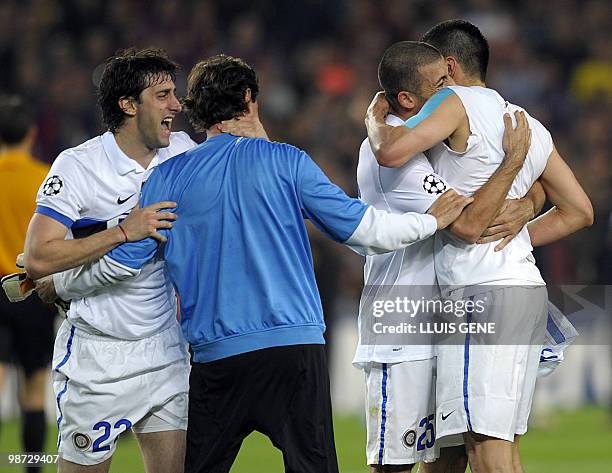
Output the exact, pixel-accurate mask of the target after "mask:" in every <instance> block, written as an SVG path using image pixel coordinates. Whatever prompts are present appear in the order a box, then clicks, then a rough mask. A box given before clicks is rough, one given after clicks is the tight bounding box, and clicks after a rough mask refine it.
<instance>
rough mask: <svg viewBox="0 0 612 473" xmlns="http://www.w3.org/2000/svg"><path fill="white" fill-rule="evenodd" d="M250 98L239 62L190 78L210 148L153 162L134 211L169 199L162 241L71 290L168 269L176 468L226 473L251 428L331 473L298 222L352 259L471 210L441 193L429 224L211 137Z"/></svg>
mask: <svg viewBox="0 0 612 473" xmlns="http://www.w3.org/2000/svg"><path fill="white" fill-rule="evenodd" d="M257 95H258V82H257V77H256V74H255V71H254V70H253V69H252V68H251V67H250V66H249V65H248V64H246V63H245V62H244V61H242V60H240V59H236V58H232V57H228V56H225V55H219V56H215V57H212V58H209V59H208V60H205V61H202V62H200V63H198V64H197V65H196V66H195V67H194V68H193V70H192V71H191V73H190V75H189V80H188V94H187V97H186V99H185V102H184V103H185V106H186V108H187V114H188V116H189V118H190V121H191V123H192V124H193V125H194V126H195V127H196V128H198V129H202V130H206V132H207V136H208V139H207V140H206V142H204V143H202V144H201V145H200V146H198V147H197V148H195V149H193V150H190V151H188V152H186V153H185V154H183V155H180V156H178V157H176V158H175V159H172V160H169V161H167V162H165V163H162V164H160V165H159V166H158V167H157V168H156V170H155V171H154V172H153V173H152V174H151V176H150V178H149V179H148V181H147V183H146V185H145V186H144V187H143V193H142V203H143V204H144V205H146V204H147V203H148V202H149V201H152V200H155V199H156V198H157V197H158V196H161V195H163V196H164V198H172V199H175V200H176V202H177V207H176V211H177V212H179V213H180V218H179V219H178V220H177V221H176V224H175V225H174V227H173V229H172V231H171V232H166V231H164V233H165V234H166V235H167V238H168V241H167V243H166V244H165V245H164V246H163V247H159V246H158V243H157V242H156V241H154V240H152V239H147V240H143V241H142V242H140V243H130V244H126V245H122V246H121V247H119V248H116V249H115V250H113V251H112V252H110V253H109V254H108V255H107V256H105V257H104V258H103V259H102V260H101V261H100V262H98V263H95V264H93V265H91V267H89V268H88V269H87V270H86V271H84V272H83V273H82V274H81V275H79V276H78V279H83V280H87V281H93V280H95V281H98V284H99V285H100V286H103V285H105V284H112V283H113V282H115V281H119V280H126V281H127V280H129V278H131V277H134V276H135V275H138V274H140V273H141V272H142V268H143V267H146V266H145V265H146V264H148V263H147V262H148V261H150V260H151V259H152V258H154V257H155V256H156V255H157V256H163V257H164V258H165V260H166V263H167V268H168V273H169V276H170V279H171V280H172V283H173V284H174V285H175V287H176V288H177V289H178V292H179V294H180V296H181V324H182V327H183V332H184V333H185V336H186V338H187V339H188V341H189V342H190V344H191V346H192V349H193V361H194V363H193V367H192V371H191V377H190V393H189V394H190V397H189V427H188V434H187V454H186V463H185V464H186V471H188V472H208V471H215V472H220V473H221V472H228V471H229V470H230V468H231V465H232V463H233V461H234V459H235V457H236V455H237V453H238V450H239V449H240V445H241V443H242V441H243V439H244V438H245V437H246V436H247V435H248V434H249V433H251V432H252V431H253V430H258V431H260V432H263V433H264V434H266V435H267V436H268V437H270V439H271V440H272V442H273V444H274V445H275V446H277V447H278V448H280V449H281V450H282V452H283V458H284V462H285V466H286V469H287V471H292V472H296V473H307V472H312V473H324V472H337V471H338V466H337V461H336V453H335V446H334V439H333V425H332V417H331V402H330V396H329V379H328V373H327V362H326V358H325V351H324V346H323V345H324V339H323V332H324V327H325V325H324V321H323V314H322V311H321V304H320V300H319V296H318V290H317V287H316V283H315V279H314V271H313V266H312V256H311V254H310V247H309V243H308V237H307V233H306V227H305V225H304V218H305V217H306V218H309V219H310V220H311V221H312V222H313V223H314V224H315V225H316V226H317V227H318V228H319V229H320V230H322V231H323V232H325V233H326V234H327V235H328V236H329V237H330V238H332V239H334V240H335V241H337V242H341V243H344V244H346V245H348V246H349V247H351V248H353V249H355V250H356V251H359V252H361V253H362V254H373V253H382V252H387V251H393V250H396V249H399V248H402V247H405V246H407V245H409V244H410V243H413V242H415V241H418V240H422V239H424V238H428V237H429V236H431V235H432V234H433V233H434V232H435V231H436V228H443V227H445V226H447V225H448V224H450V222H451V221H453V220H454V219H455V218H456V217H457V216H458V215H459V214H460V212H461V209H463V208H464V207H465V205H467V203H468V202H471V199H469V200H466V199H465V198H464V197H461V196H459V195H457V194H456V193H454V191H448V192H446V193H445V194H444V195H443V196H441V197H440V198H439V199H438V201H437V202H436V203H435V204H434V205H433V206H432V207H431V208H430V209H429V213H428V214H411V213H407V214H401V215H400V214H389V213H386V212H384V211H379V210H376V209H374V208H373V207H370V206H367V205H365V204H364V203H363V202H361V201H360V200H357V199H351V198H349V197H347V196H346V195H345V194H344V192H342V191H341V190H340V189H339V188H338V187H336V186H335V185H333V184H332V183H331V182H330V181H329V180H328V179H327V177H326V176H325V175H324V174H323V173H322V171H321V170H320V169H319V168H318V167H317V166H316V165H315V164H314V162H313V161H312V160H311V159H310V157H309V156H308V155H307V154H306V153H304V152H303V151H300V150H299V149H297V148H295V147H293V146H290V145H286V144H281V143H271V142H269V141H266V140H264V139H249V138H243V137H236V136H233V135H230V134H227V133H221V132H220V131H219V128H220V127H221V122H223V121H224V120H229V119H232V118H234V117H236V116H239V115H240V114H242V113H244V112H246V111H247V109H248V105H249V103H251V102H252V101H253V100H256V98H257ZM432 216H433V217H434V218H432ZM92 290H93V291H95V289H94V288H92Z"/></svg>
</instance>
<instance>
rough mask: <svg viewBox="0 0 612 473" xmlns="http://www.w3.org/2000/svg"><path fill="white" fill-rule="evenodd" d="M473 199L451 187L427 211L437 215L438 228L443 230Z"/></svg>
mask: <svg viewBox="0 0 612 473" xmlns="http://www.w3.org/2000/svg"><path fill="white" fill-rule="evenodd" d="M473 201H474V198H473V197H465V196H463V195H461V194H458V193H457V192H456V191H455V190H454V189H449V190H447V191H446V192H445V193H444V194H442V195H441V196H440V198H438V199H437V200H436V201H435V202H434V203H433V205H432V206H431V207H430V208H429V210H428V211H427V213H428V214H429V215H433V216H434V217H436V220H437V222H438V230H442V229H444V228H446V227H448V226H449V225H452V222H454V221H456V219H457V217H459V215H460V214H461V212H463V210H464V209H465V207H466V206H467V205H469V204H471V203H472V202H473Z"/></svg>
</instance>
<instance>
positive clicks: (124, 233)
mask: <svg viewBox="0 0 612 473" xmlns="http://www.w3.org/2000/svg"><path fill="white" fill-rule="evenodd" d="M117 226H118V227H119V230H121V233H123V236H124V237H125V241H124V242H123V243H127V242H128V236H127V233H126V232H125V229H124V228H123V227H122V226H121V224H118V225H117Z"/></svg>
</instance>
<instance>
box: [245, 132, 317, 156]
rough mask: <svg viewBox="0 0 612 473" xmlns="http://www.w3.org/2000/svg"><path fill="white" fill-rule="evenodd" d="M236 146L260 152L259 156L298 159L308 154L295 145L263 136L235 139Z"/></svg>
mask: <svg viewBox="0 0 612 473" xmlns="http://www.w3.org/2000/svg"><path fill="white" fill-rule="evenodd" d="M236 146H244V147H248V148H249V149H251V150H256V151H257V152H258V153H262V154H261V156H267V157H268V158H269V157H275V158H281V159H298V158H300V157H303V156H307V155H308V154H307V153H306V152H305V151H304V150H303V149H300V148H298V147H297V146H294V145H291V144H289V143H283V142H280V141H269V140H266V139H264V138H244V137H239V138H238V139H237V140H236Z"/></svg>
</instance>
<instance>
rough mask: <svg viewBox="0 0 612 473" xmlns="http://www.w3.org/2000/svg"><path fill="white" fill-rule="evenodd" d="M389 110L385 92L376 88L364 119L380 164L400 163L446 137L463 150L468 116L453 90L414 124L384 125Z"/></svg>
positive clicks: (393, 165) (394, 164)
mask: <svg viewBox="0 0 612 473" xmlns="http://www.w3.org/2000/svg"><path fill="white" fill-rule="evenodd" d="M443 90H448V89H443ZM446 94H448V93H447V92H445V95H446ZM435 97H436V95H434V96H433V97H432V99H430V100H433V99H435ZM426 106H427V105H426ZM426 106H425V107H426ZM425 107H423V108H425ZM388 111H389V103H388V102H387V99H386V98H385V94H384V92H378V93H377V94H376V96H375V97H374V100H372V103H371V104H370V106H369V107H368V111H367V115H366V119H365V124H366V128H367V129H368V138H369V140H370V145H371V147H372V151H373V152H374V155H375V156H376V160H377V161H378V164H380V165H381V166H384V167H391V168H394V167H400V166H402V165H404V164H406V163H407V162H408V161H409V160H410V159H412V158H413V157H414V156H416V155H417V154H419V153H422V152H423V151H426V150H428V149H430V148H431V147H433V146H434V145H436V144H438V143H440V142H441V141H444V140H446V139H449V144H450V145H451V148H452V149H454V150H455V151H464V150H465V147H466V145H467V138H468V137H469V125H468V119H467V115H466V113H465V108H464V107H463V104H462V103H461V100H460V99H459V97H457V96H456V95H455V94H454V93H451V94H448V95H446V96H445V97H444V99H443V100H442V101H441V102H440V104H439V105H438V106H437V107H436V108H435V110H433V112H431V114H430V115H428V116H427V117H426V118H425V119H424V120H422V121H421V122H420V123H419V124H418V125H416V126H415V127H414V128H408V127H406V126H399V127H393V126H391V125H387V124H386V123H385V117H386V115H387V113H388ZM422 112H424V111H422ZM424 113H427V112H424ZM417 116H418V115H417Z"/></svg>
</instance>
